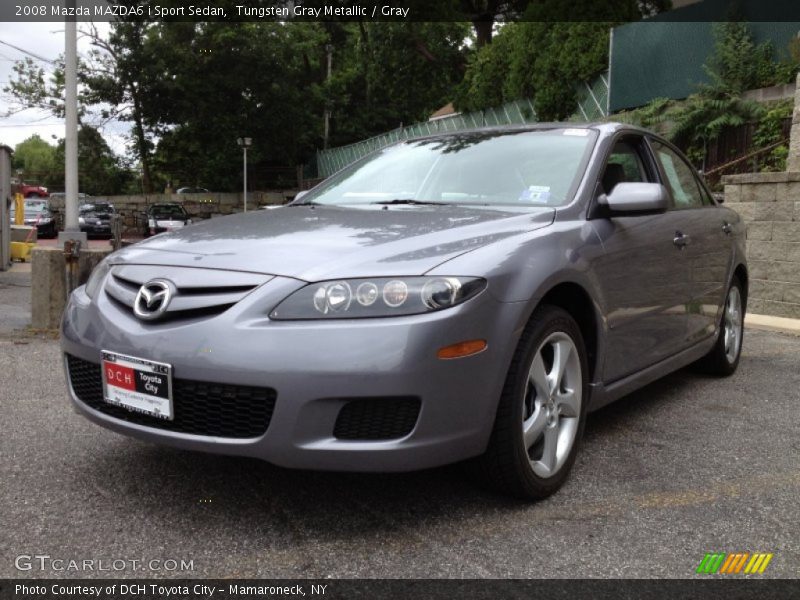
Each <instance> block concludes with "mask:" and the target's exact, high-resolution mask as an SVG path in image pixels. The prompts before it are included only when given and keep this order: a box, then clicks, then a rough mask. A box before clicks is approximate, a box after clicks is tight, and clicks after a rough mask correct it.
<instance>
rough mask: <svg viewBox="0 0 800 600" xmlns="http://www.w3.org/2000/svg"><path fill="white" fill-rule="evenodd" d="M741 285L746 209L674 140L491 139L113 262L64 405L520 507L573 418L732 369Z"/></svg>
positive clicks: (424, 152)
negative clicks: (444, 472) (456, 482)
mask: <svg viewBox="0 0 800 600" xmlns="http://www.w3.org/2000/svg"><path fill="white" fill-rule="evenodd" d="M747 292H748V271H747V264H746V258H745V226H744V224H743V222H742V219H741V218H740V217H739V215H738V214H737V213H736V212H735V211H733V210H730V209H728V208H725V207H724V206H721V205H719V204H718V203H717V202H716V201H714V199H713V197H712V196H711V194H710V193H709V190H708V188H707V186H706V185H705V183H704V182H703V181H702V179H701V178H700V177H699V176H698V174H697V172H696V171H695V169H694V168H693V167H692V166H691V165H690V163H689V162H688V161H687V159H686V157H685V156H683V155H682V154H681V153H680V152H679V151H678V150H677V149H676V148H675V147H674V146H673V145H672V144H670V143H669V142H668V141H666V140H664V139H663V138H660V137H659V136H657V135H655V134H653V133H650V132H649V131H646V130H643V129H640V128H636V127H633V126H628V125H625V124H619V123H601V124H595V125H578V124H568V125H565V124H539V125H536V126H525V127H503V128H488V129H480V130H474V131H461V132H457V133H456V132H453V133H448V134H440V135H435V136H431V137H427V138H420V139H414V140H408V141H403V142H398V143H397V144H394V145H392V146H389V147H387V148H384V149H381V150H378V151H376V152H375V153H373V154H372V155H370V156H368V157H365V158H363V159H362V160H359V161H357V162H356V163H354V164H352V165H350V166H349V167H346V168H345V169H343V170H341V171H339V172H338V173H337V174H335V175H333V176H332V177H330V178H329V179H327V180H326V181H324V182H322V183H321V184H319V185H318V186H317V187H315V188H314V189H313V190H311V191H309V192H308V194H306V195H304V196H303V197H302V198H301V199H300V200H299V201H297V202H293V203H292V204H290V205H288V206H283V207H280V208H276V209H274V210H269V211H251V212H248V213H240V214H236V215H231V216H228V217H222V218H218V219H211V220H209V221H204V222H203V223H198V224H197V225H193V226H192V227H189V228H185V229H183V230H180V231H174V232H171V233H165V234H163V235H160V236H158V237H155V238H152V239H150V240H146V241H144V242H141V243H139V244H135V245H133V246H130V247H128V248H123V249H121V250H119V251H118V252H115V253H113V254H111V255H110V256H109V257H108V258H106V259H105V260H104V261H103V262H101V263H100V264H99V265H98V266H97V267H96V268H95V270H94V272H93V273H92V275H91V277H90V278H89V280H88V282H87V283H86V285H85V286H83V287H80V288H78V289H77V290H75V291H74V292H73V293H72V295H71V297H70V300H69V303H68V305H67V307H66V309H65V312H64V318H63V321H62V335H61V347H62V350H63V352H64V365H65V369H66V374H67V378H66V379H67V381H68V382H69V394H70V398H71V402H72V403H73V405H74V406H75V407H76V408H77V409H78V410H79V411H80V412H81V413H82V414H83V415H84V416H86V417H87V418H89V419H91V420H92V421H94V422H95V423H98V424H99V425H102V426H104V427H107V428H109V429H112V430H115V431H117V432H120V433H124V434H126V435H130V436H133V437H136V438H140V439H143V440H147V441H151V442H160V443H164V444H169V445H173V446H177V447H181V448H185V449H191V450H204V451H208V452H216V453H223V454H233V455H242V456H249V457H256V458H260V459H263V460H266V461H270V462H273V463H276V464H278V465H281V466H285V467H294V468H303V469H319V470H333V471H381V472H386V471H410V470H416V469H423V468H428V467H434V466H438V465H443V464H447V463H452V462H457V461H464V460H468V461H469V465H470V467H471V470H472V471H473V472H474V473H475V474H476V475H477V476H479V477H480V478H481V479H482V480H483V481H484V482H485V483H487V484H489V485H491V486H493V487H495V488H498V489H500V490H503V491H505V492H507V493H510V494H512V495H515V496H519V497H522V498H528V499H537V498H543V497H545V496H548V495H550V494H552V493H553V492H555V491H556V490H557V489H558V488H559V487H560V486H561V485H562V484H563V483H564V481H565V480H566V478H567V476H568V473H569V472H570V469H571V467H572V465H573V463H574V461H575V457H576V455H577V452H578V448H579V445H580V440H581V434H582V432H583V429H584V423H585V422H586V414H587V412H588V411H591V410H594V409H597V408H600V407H602V406H604V405H606V404H608V403H609V402H612V401H614V400H616V399H618V398H620V397H622V396H624V395H626V394H629V393H630V392H632V391H634V390H636V389H638V388H641V387H642V386H644V385H646V384H648V383H650V382H652V381H654V380H656V379H658V378H659V377H662V376H664V375H666V374H668V373H670V372H672V371H675V370H676V369H680V368H681V367H684V366H686V365H688V364H691V363H696V364H697V365H698V366H700V367H702V368H703V369H705V370H706V371H708V372H711V373H715V374H717V375H731V374H732V373H734V371H736V368H737V366H738V364H739V357H740V352H741V348H742V336H743V332H744V329H743V317H744V313H745V308H746V302H747ZM704 385H705V384H704ZM708 385H711V384H708ZM696 393H698V394H703V393H707V390H705V389H704V388H703V387H702V386H701V387H699V388H698V389H697V390H696ZM699 400H700V399H699V398H698V401H699ZM686 434H687V435H692V432H691V431H690V430H687V432H686ZM631 452H635V450H631ZM138 456H141V455H138ZM681 468H689V467H688V466H687V465H683V464H682V465H671V466H669V467H666V468H665V470H664V473H674V472H676V470H680V469H681ZM612 475H613V476H616V474H612ZM590 495H591V494H590ZM569 510H571V509H569V508H567V511H569Z"/></svg>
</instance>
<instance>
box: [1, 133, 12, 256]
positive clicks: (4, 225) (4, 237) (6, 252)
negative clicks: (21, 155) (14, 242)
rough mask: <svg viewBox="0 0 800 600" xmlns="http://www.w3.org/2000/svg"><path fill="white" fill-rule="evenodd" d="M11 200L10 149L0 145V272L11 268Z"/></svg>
mask: <svg viewBox="0 0 800 600" xmlns="http://www.w3.org/2000/svg"><path fill="white" fill-rule="evenodd" d="M12 201H13V200H12V198H11V148H9V147H8V146H3V145H0V271H5V270H6V269H8V267H9V266H11V230H10V222H9V220H8V218H9V217H8V214H9V213H8V210H9V206H10V205H9V203H10V202H12Z"/></svg>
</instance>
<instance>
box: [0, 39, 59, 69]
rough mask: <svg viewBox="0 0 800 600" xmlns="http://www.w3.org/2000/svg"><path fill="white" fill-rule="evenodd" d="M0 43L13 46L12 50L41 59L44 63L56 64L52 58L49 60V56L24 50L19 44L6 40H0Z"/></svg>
mask: <svg viewBox="0 0 800 600" xmlns="http://www.w3.org/2000/svg"><path fill="white" fill-rule="evenodd" d="M0 44H3V45H4V46H8V47H9V48H13V49H14V50H17V51H18V52H22V53H23V54H27V55H28V56H31V57H33V58H35V59H36V60H41V61H42V62H46V63H48V64H51V65H54V64H56V61H54V60H50V59H49V58H45V57H44V56H39V55H38V54H34V53H33V52H31V51H29V50H25V49H24V48H20V47H19V46H15V45H14V44H10V43H8V42H4V41H3V40H0Z"/></svg>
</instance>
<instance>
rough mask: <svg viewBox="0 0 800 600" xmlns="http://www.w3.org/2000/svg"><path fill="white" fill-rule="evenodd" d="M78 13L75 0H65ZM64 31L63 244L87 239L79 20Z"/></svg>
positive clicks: (71, 19)
mask: <svg viewBox="0 0 800 600" xmlns="http://www.w3.org/2000/svg"><path fill="white" fill-rule="evenodd" d="M65 5H66V7H67V9H72V10H71V13H72V15H74V14H75V0H66V2H65ZM65 25H66V28H65V33H64V59H65V64H64V116H65V119H64V120H65V132H64V156H65V161H64V163H65V164H64V175H65V182H64V191H65V194H64V231H63V232H60V233H59V235H58V241H59V244H60V245H61V246H63V245H64V242H65V241H66V240H80V241H83V242H85V241H86V233H83V232H81V231H80V228H79V226H78V23H77V17H75V16H69V17H67V18H66V24H65Z"/></svg>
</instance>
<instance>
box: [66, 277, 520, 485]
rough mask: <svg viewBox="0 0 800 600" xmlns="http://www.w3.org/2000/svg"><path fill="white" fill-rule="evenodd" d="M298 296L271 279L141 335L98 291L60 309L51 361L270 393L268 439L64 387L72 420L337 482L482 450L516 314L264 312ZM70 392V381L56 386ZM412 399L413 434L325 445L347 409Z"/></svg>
mask: <svg viewBox="0 0 800 600" xmlns="http://www.w3.org/2000/svg"><path fill="white" fill-rule="evenodd" d="M302 285H303V284H302V283H301V282H298V281H296V280H292V279H287V278H280V277H276V278H274V279H272V280H270V281H269V282H267V283H266V284H264V285H262V286H261V287H260V288H258V289H257V290H255V291H254V292H252V293H251V294H250V295H249V296H247V297H245V298H244V299H243V300H241V301H240V302H239V303H237V304H235V305H234V306H232V307H231V308H229V309H228V310H226V311H225V312H223V313H221V314H218V315H216V316H213V317H210V318H198V319H191V320H187V321H175V322H165V323H162V324H145V323H143V322H141V321H139V320H138V319H136V318H135V317H134V316H133V315H132V314H131V313H130V312H129V311H128V310H127V309H126V308H125V307H123V306H121V305H119V304H117V303H116V302H115V301H113V300H112V299H110V298H109V297H108V296H107V295H106V294H105V292H104V291H102V290H99V291H98V293H97V294H96V297H95V299H94V300H93V301H91V300H90V299H89V298H88V297H87V296H86V294H85V293H84V290H83V288H79V289H78V290H76V291H75V292H74V293H73V294H72V297H71V299H70V302H69V304H68V306H67V308H66V310H65V313H64V319H63V324H62V338H61V339H62V349H63V350H64V352H65V353H67V354H70V355H72V356H75V357H78V358H80V359H83V360H85V361H89V362H92V363H95V364H99V363H100V352H101V350H109V351H113V352H118V353H121V354H127V355H131V356H138V357H142V358H147V359H150V360H155V361H161V362H166V363H169V364H171V365H172V366H173V372H174V376H175V377H176V378H181V379H187V380H194V381H200V382H214V383H220V384H233V385H240V386H254V387H263V388H272V389H274V390H275V391H276V393H277V397H276V400H275V405H274V410H273V412H272V416H271V420H270V422H269V426H268V428H267V429H266V433H264V434H263V435H260V436H258V437H254V438H246V439H233V438H227V437H214V436H208V435H194V434H186V433H178V432H173V431H165V430H162V429H157V428H155V427H149V426H146V425H142V424H137V423H130V422H127V421H124V420H121V419H118V418H114V417H112V416H109V415H107V414H104V413H103V412H100V411H98V410H95V409H94V408H92V407H90V406H89V405H87V404H86V403H84V402H82V401H81V400H80V399H78V397H77V396H76V394H75V391H74V389H73V387H72V386H71V385H70V386H69V388H70V389H69V395H70V398H71V400H72V402H73V404H74V406H75V407H76V408H77V410H78V411H79V412H80V413H81V414H83V415H84V416H86V417H88V418H89V419H90V420H92V421H94V422H95V423H98V424H100V425H102V426H104V427H107V428H109V429H112V430H114V431H117V432H120V433H123V434H126V435H130V436H133V437H137V438H140V439H143V440H148V441H152V442H158V443H164V444H169V445H173V446H178V447H181V448H186V449H192V450H202V451H208V452H214V453H220V454H233V455H241V456H252V457H256V458H260V459H263V460H266V461H269V462H271V463H273V464H277V465H281V466H285V467H291V468H307V469H322V470H339V471H410V470H416V469H422V468H427V467H433V466H438V465H442V464H447V463H452V462H456V461H459V460H462V459H466V458H469V457H472V456H476V455H478V454H480V453H481V452H483V450H484V449H485V447H486V445H487V443H488V440H489V435H490V433H491V429H492V425H493V422H494V415H495V411H496V408H497V401H498V399H499V395H500V392H501V390H502V386H503V383H504V379H505V373H506V371H507V368H508V364H509V363H510V360H511V354H512V353H513V350H514V347H515V346H516V342H517V337H518V333H519V329H520V327H519V323H520V320H521V319H522V316H523V315H522V313H523V311H524V306H523V305H520V304H504V303H500V302H498V301H497V300H496V299H494V298H493V297H492V295H491V294H490V293H488V291H485V292H484V293H482V294H480V295H479V296H477V297H476V298H473V299H471V300H470V301H468V302H466V303H464V304H462V305H460V306H458V307H455V308H452V309H448V310H445V311H441V312H437V313H431V314H427V315H416V316H408V317H394V318H386V319H361V320H356V319H353V320H346V321H294V322H286V321H284V322H278V321H271V320H269V319H268V318H267V315H268V314H269V312H270V310H271V309H272V308H273V307H274V306H275V305H276V304H277V303H278V302H279V301H280V300H282V299H283V298H285V297H286V296H288V295H289V293H291V292H292V291H294V290H296V289H298V288H299V287H301V286H302ZM470 339H485V340H486V341H487V342H488V347H487V349H486V350H485V351H483V352H481V353H480V354H476V355H473V356H469V357H465V358H461V359H455V360H441V359H438V358H437V357H436V352H437V350H438V349H439V348H441V347H443V346H446V345H449V344H454V343H457V342H460V341H464V340H470ZM67 375H68V377H67V380H68V382H69V373H67ZM397 397H413V398H419V400H420V401H421V403H420V410H419V415H418V417H417V420H416V424H415V425H414V426H413V429H412V430H411V432H410V433H408V434H407V435H404V436H403V437H400V438H396V439H389V440H380V441H353V440H347V439H340V438H338V437H336V436H335V435H334V428H335V425H336V422H337V416H338V415H339V413H340V411H341V410H342V409H343V407H344V406H345V405H346V404H347V403H348V402H349V401H352V400H354V399H362V400H363V399H374V400H375V401H380V400H381V399H384V398H397Z"/></svg>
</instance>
